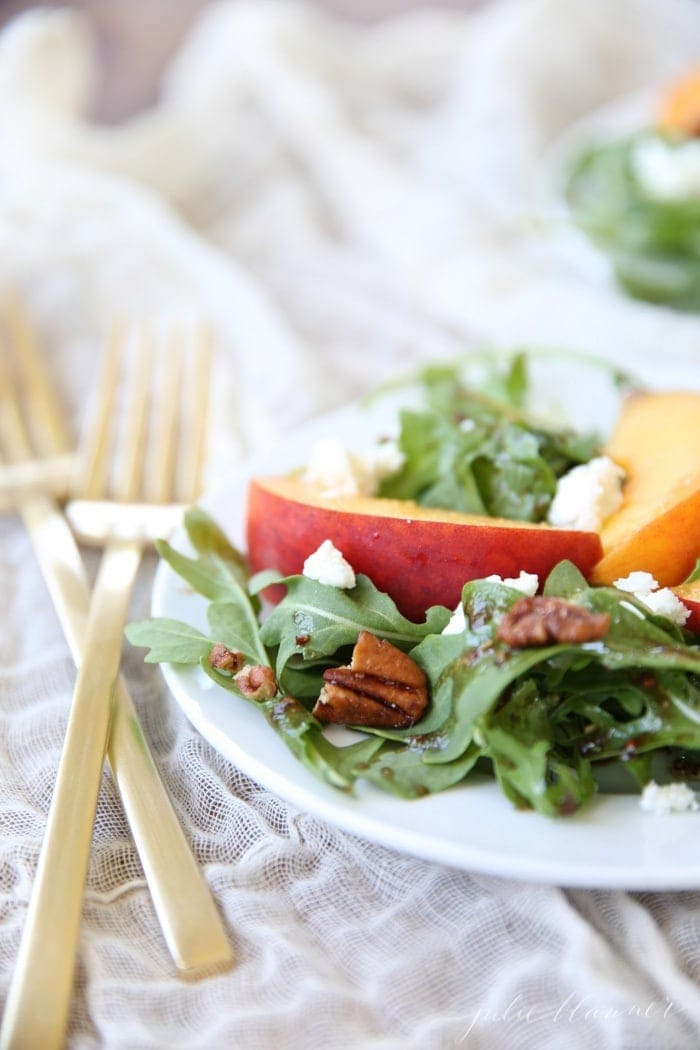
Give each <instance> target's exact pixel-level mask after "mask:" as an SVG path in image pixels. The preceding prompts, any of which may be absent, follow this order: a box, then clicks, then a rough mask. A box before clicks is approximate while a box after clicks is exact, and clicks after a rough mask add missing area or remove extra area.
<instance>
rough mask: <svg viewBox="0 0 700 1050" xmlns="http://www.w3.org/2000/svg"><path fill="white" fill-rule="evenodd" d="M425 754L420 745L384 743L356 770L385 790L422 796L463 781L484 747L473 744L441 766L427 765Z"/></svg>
mask: <svg viewBox="0 0 700 1050" xmlns="http://www.w3.org/2000/svg"><path fill="white" fill-rule="evenodd" d="M423 755H424V750H423V749H422V748H421V747H420V746H419V745H418V746H417V745H415V744H411V745H410V746H408V747H400V746H398V745H396V744H384V745H383V747H382V749H381V750H380V751H378V752H377V753H376V755H374V757H373V758H372V760H371V761H370V762H367V763H366V764H365V765H364V766H359V767H358V766H356V767H355V769H356V772H357V774H358V775H359V776H361V777H362V778H363V779H364V780H369V781H370V782H371V783H373V784H376V786H377V787H380V788H382V790H383V791H388V792H390V793H391V794H393V795H399V796H400V797H401V798H421V797H422V796H423V795H428V794H432V793H434V792H436V791H445V790H447V788H450V787H453V786H454V785H455V784H459V783H460V781H462V780H464V778H465V777H466V776H467V774H468V773H469V772H470V771H471V770H472V769H473V768H474V766H475V765H476V763H477V761H478V760H479V757H480V755H481V750H480V748H478V747H476V746H473V747H471V748H469V749H468V750H467V751H466V752H465V753H464V754H463V755H462V756H461V757H460V758H458V759H456V760H455V761H454V762H446V763H444V764H443V765H440V766H430V765H427V764H426V763H425V762H424V761H423Z"/></svg>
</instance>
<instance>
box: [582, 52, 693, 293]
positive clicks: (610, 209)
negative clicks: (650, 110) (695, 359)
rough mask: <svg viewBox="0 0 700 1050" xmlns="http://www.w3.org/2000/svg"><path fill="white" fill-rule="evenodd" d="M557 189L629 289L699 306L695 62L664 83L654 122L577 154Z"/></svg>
mask: <svg viewBox="0 0 700 1050" xmlns="http://www.w3.org/2000/svg"><path fill="white" fill-rule="evenodd" d="M565 195H566V201H567V204H568V207H569V209H570V211H571V214H572V217H573V219H574V222H575V223H576V224H577V225H578V226H579V227H580V228H581V229H582V230H583V231H584V232H585V233H586V234H587V235H588V237H590V238H591V240H592V241H593V242H594V243H595V244H596V245H597V246H598V247H600V248H601V249H603V251H605V252H606V253H608V255H609V257H610V260H611V263H612V266H613V270H614V273H615V276H616V278H617V280H618V282H619V283H620V285H621V286H622V287H623V288H624V289H625V290H626V291H627V292H628V293H629V294H630V295H632V296H635V297H636V298H639V299H645V300H648V301H650V302H655V303H662V304H665V305H668V306H672V307H675V308H677V309H683V310H700V68H698V69H696V70H694V71H693V72H692V73H690V74H689V75H687V76H685V77H683V79H681V80H679V81H677V82H676V83H674V84H672V85H671V86H670V88H669V89H668V91H667V92H666V93H665V95H664V96H663V98H662V99H661V100H660V105H659V111H658V117H657V120H656V123H655V125H654V126H651V127H649V128H645V129H643V130H640V131H639V132H637V133H635V134H633V135H631V136H628V137H626V138H623V139H616V140H614V141H611V142H606V143H600V144H597V145H593V146H589V147H587V148H586V149H584V150H583V151H581V152H579V153H578V154H577V155H576V156H575V157H574V158H573V161H572V163H571V165H570V168H569V170H568V172H567V178H566V189H565Z"/></svg>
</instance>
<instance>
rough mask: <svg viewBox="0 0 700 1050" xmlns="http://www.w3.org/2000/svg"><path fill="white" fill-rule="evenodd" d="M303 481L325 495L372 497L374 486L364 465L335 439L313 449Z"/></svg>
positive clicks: (326, 439) (324, 441)
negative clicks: (371, 490)
mask: <svg viewBox="0 0 700 1050" xmlns="http://www.w3.org/2000/svg"><path fill="white" fill-rule="evenodd" d="M304 481H305V482H306V483H307V484H309V485H315V486H316V487H317V488H318V489H320V493H321V495H322V496H325V497H326V498H327V499H335V498H337V497H338V496H369V495H371V492H370V491H369V490H370V489H371V487H372V482H371V479H370V478H369V477H368V476H367V472H366V471H365V469H364V467H363V465H362V464H361V463H360V462H358V460H357V459H356V457H355V456H353V455H352V453H351V452H349V451H348V449H346V447H345V445H343V443H342V442H341V441H338V440H337V439H336V438H324V439H323V440H322V441H317V442H316V443H315V444H314V446H313V447H312V449H311V453H310V455H309V462H308V464H307V467H306V473H305V475H304Z"/></svg>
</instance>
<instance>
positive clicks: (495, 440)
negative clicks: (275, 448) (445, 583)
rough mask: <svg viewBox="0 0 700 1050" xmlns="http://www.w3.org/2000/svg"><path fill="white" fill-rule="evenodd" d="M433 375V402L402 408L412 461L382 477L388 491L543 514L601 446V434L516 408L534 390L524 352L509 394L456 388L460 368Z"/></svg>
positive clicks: (534, 516) (454, 504)
mask: <svg viewBox="0 0 700 1050" xmlns="http://www.w3.org/2000/svg"><path fill="white" fill-rule="evenodd" d="M425 381H426V382H427V383H428V384H429V386H428V400H429V404H430V407H429V408H428V409H427V410H422V411H417V410H404V411H403V412H402V413H401V414H400V425H401V431H400V436H399V448H400V450H401V452H402V454H403V457H404V462H403V466H402V467H401V469H400V470H398V471H397V472H396V473H395V474H393V475H391V476H390V477H388V478H386V479H385V480H384V481H383V482H382V485H381V486H380V490H379V495H380V496H382V497H386V498H392V499H412V500H415V501H416V502H418V503H420V504H422V505H424V506H429V507H446V508H449V509H453V510H459V511H462V512H464V513H474V514H487V515H490V516H492V517H494V516H495V517H504V518H511V519H515V520H519V521H542V520H544V518H545V517H546V515H547V511H548V509H549V505H550V503H551V501H552V498H553V496H554V493H555V491H556V484H557V478H558V477H561V475H562V474H564V473H565V472H566V471H567V470H569V468H570V467H572V466H574V465H575V464H577V463H584V462H587V461H588V460H590V459H591V458H592V457H593V456H594V455H595V454H596V453H597V451H598V440H597V438H595V437H592V436H590V435H589V436H586V435H577V434H574V433H573V432H572V431H568V430H548V429H545V428H543V427H542V426H540V425H535V424H534V423H533V422H532V421H530V420H528V419H527V417H526V416H525V415H524V414H523V413H522V411H521V410H520V408H519V407H518V408H515V407H513V406H514V404H517V405H518V406H519V405H520V404H522V402H523V400H524V398H525V394H526V391H527V373H526V368H525V361H524V358H523V357H518V358H516V360H515V361H514V363H513V365H512V368H511V372H510V373H509V375H508V376H507V377H506V380H505V384H504V386H503V387H502V389H501V391H500V393H501V396H502V398H503V400H498V399H496V398H490V397H486V396H484V394H483V393H482V392H476V391H473V390H470V389H468V388H465V387H457V389H456V390H455V377H454V374H452V375H450V373H449V372H446V371H445V370H439V369H438V370H434V371H433V373H428V374H427V376H426V377H425Z"/></svg>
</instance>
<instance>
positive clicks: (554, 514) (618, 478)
mask: <svg viewBox="0 0 700 1050" xmlns="http://www.w3.org/2000/svg"><path fill="white" fill-rule="evenodd" d="M624 477H625V472H624V470H623V469H622V467H619V466H618V465H617V463H614V462H613V461H612V460H611V459H610V458H609V457H608V456H596V458H595V459H592V460H590V462H589V463H582V464H581V465H580V466H578V467H573V469H572V470H570V471H569V472H568V474H565V475H564V476H563V477H562V478H560V479H559V481H558V483H557V491H556V493H555V495H554V499H553V500H552V503H551V505H550V508H549V514H548V515H547V520H548V522H549V524H550V525H556V526H559V527H560V528H568V529H581V530H583V531H584V532H598V530H599V529H600V527H601V525H602V524H603V522H604V521H605V519H606V518H608V517H610V515H611V514H612V513H614V511H616V510H617V509H618V507H619V506H620V504H621V503H622V482H623V480H624Z"/></svg>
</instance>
